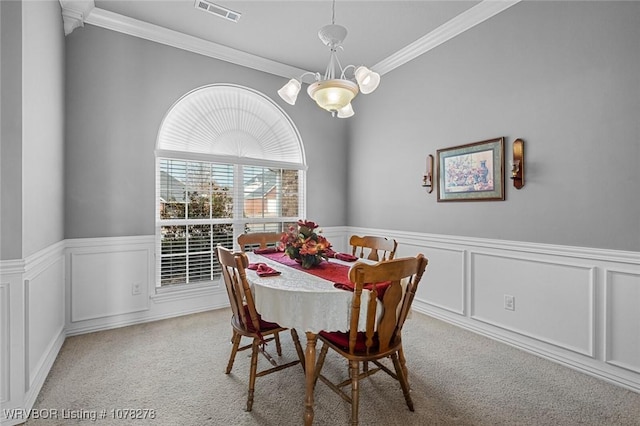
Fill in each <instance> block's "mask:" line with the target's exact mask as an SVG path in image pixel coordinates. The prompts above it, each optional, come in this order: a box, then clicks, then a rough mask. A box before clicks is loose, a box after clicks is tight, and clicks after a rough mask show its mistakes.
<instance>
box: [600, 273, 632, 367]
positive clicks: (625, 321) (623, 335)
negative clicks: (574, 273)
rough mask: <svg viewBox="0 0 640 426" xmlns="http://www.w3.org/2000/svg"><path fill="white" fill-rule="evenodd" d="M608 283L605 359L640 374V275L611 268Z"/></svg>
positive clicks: (607, 274) (607, 276) (606, 282)
mask: <svg viewBox="0 0 640 426" xmlns="http://www.w3.org/2000/svg"><path fill="white" fill-rule="evenodd" d="M605 280H606V281H605V286H606V296H605V297H606V308H605V309H606V335H605V336H606V361H607V363H609V364H612V365H616V366H618V367H622V368H625V369H627V370H631V371H634V372H636V373H640V309H639V307H640V274H638V273H633V272H626V271H614V270H609V271H607V273H606V278H605Z"/></svg>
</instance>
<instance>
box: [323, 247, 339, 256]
mask: <svg viewBox="0 0 640 426" xmlns="http://www.w3.org/2000/svg"><path fill="white" fill-rule="evenodd" d="M324 254H325V255H326V256H327V257H336V252H335V251H333V250H331V249H326V250H325V251H324Z"/></svg>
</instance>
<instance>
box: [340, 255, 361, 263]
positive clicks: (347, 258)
mask: <svg viewBox="0 0 640 426" xmlns="http://www.w3.org/2000/svg"><path fill="white" fill-rule="evenodd" d="M335 257H336V259H338V260H342V261H345V262H355V261H356V260H358V258H357V257H356V256H353V255H351V254H349V253H336V256H335Z"/></svg>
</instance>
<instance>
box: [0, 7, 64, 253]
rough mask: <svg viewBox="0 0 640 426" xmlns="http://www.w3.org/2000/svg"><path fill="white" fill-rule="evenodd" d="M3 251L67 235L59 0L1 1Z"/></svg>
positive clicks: (37, 246) (24, 249)
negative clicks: (48, 0)
mask: <svg viewBox="0 0 640 426" xmlns="http://www.w3.org/2000/svg"><path fill="white" fill-rule="evenodd" d="M1 7H2V51H1V54H2V86H1V87H2V135H1V136H2V152H1V158H2V160H1V161H2V164H1V169H2V172H1V173H2V176H1V177H2V179H1V181H2V186H1V188H0V189H1V197H0V201H1V204H2V211H1V217H2V225H1V233H2V238H1V240H2V243H1V246H0V250H1V251H2V253H1V255H0V258H1V259H5V260H6V259H20V258H24V257H28V256H29V255H31V254H34V253H36V252H37V251H39V250H42V249H44V248H47V247H49V246H51V245H52V244H55V243H57V242H59V241H61V240H62V239H63V238H64V230H63V226H64V219H63V216H64V211H63V209H64V179H63V176H64V171H63V170H64V164H63V157H64V156H63V152H64V31H63V25H62V16H61V10H60V4H59V3H58V2H33V1H27V2H2V6H1Z"/></svg>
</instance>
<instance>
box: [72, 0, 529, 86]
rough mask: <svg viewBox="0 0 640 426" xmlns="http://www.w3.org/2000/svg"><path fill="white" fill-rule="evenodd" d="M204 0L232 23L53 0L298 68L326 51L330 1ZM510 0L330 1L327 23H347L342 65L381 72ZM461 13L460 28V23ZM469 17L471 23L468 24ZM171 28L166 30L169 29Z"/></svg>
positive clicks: (174, 7) (151, 4)
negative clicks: (236, 16) (234, 15)
mask: <svg viewBox="0 0 640 426" xmlns="http://www.w3.org/2000/svg"><path fill="white" fill-rule="evenodd" d="M211 1H212V2H213V3H215V4H218V5H220V6H224V7H226V8H229V9H231V10H233V11H236V12H239V13H241V18H240V20H239V21H238V22H237V23H235V22H231V21H228V20H225V19H223V18H220V17H218V16H216V15H213V14H210V13H207V12H204V11H202V10H199V9H196V7H195V0H176V1H169V0H135V1H121V0H95V1H91V0H71V1H68V0H60V2H61V4H62V5H63V9H64V8H65V6H66V7H75V6H74V5H77V4H79V3H83V4H84V6H85V11H84V14H85V18H84V19H83V20H84V21H85V23H89V24H97V25H102V26H107V27H108V25H106V24H104V22H106V21H109V22H114V21H122V20H123V19H124V20H126V27H127V28H130V27H131V26H132V25H133V26H136V25H138V24H141V25H146V24H152V25H151V26H149V27H151V28H156V26H158V27H162V28H166V29H168V30H172V31H174V32H177V33H182V34H186V35H189V36H193V37H195V38H196V39H190V40H197V41H198V42H199V40H205V41H207V42H211V43H214V44H215V45H216V46H218V45H221V46H226V47H228V48H232V49H233V50H234V51H240V52H246V53H248V54H250V56H252V57H253V56H257V57H260V58H265V59H267V60H271V61H274V62H276V63H278V64H285V65H286V66H290V67H294V68H295V69H298V70H306V71H314V72H321V73H324V71H325V68H326V66H327V63H328V60H329V51H328V48H327V47H326V46H324V45H323V44H322V42H321V41H320V39H319V38H318V35H317V33H318V30H319V29H320V28H321V27H322V26H324V25H327V24H330V23H331V20H332V7H333V0H281V1H267V0H262V1H241V0H211ZM517 1H518V0H516V1H506V2H505V1H501V2H496V1H487V0H485V1H482V2H481V1H462V0H447V1H431V0H420V1H419V0H413V1H402V0H393V1H383V0H374V1H365V0H337V1H336V2H335V23H336V24H339V25H342V26H344V27H346V28H347V30H348V36H347V37H346V39H345V41H344V43H343V47H344V50H343V51H341V52H339V54H338V57H339V60H340V62H341V63H342V65H343V66H346V65H349V64H353V65H366V66H368V67H370V68H371V67H373V69H374V70H377V71H379V72H381V73H382V74H384V72H388V71H389V69H388V68H389V67H387V69H382V68H385V67H384V66H383V65H384V64H383V62H384V61H385V60H387V61H388V60H389V59H390V58H391V57H393V56H394V55H396V56H398V52H400V51H401V50H402V49H405V50H407V49H408V48H410V47H411V45H412V43H413V44H415V42H416V41H417V40H418V41H420V39H425V38H429V36H430V35H436V36H437V37H440V39H441V40H440V41H439V42H437V43H431V45H430V46H427V48H423V50H422V51H420V52H417V53H414V54H413V56H412V57H415V56H417V55H419V54H422V53H424V52H425V51H427V50H429V49H431V48H434V47H436V46H437V45H439V44H441V43H442V42H445V41H446V40H448V39H449V38H451V37H452V36H455V35H456V34H458V33H460V32H462V31H464V30H466V29H467V28H468V27H471V26H473V25H475V24H477V23H479V22H482V21H483V20H485V19H488V18H490V17H491V16H493V15H494V14H495V13H499V11H501V10H503V9H505V8H506V7H508V6H506V7H505V6H500V8H499V10H498V9H496V10H497V11H495V12H492V14H488V13H486V12H485V13H484V14H483V15H482V19H478V18H477V16H479V15H480V13H479V12H475V11H476V10H480V9H482V7H483V6H484V9H487V7H489V8H494V9H495V8H496V6H493V5H492V4H495V3H501V4H508V5H511V4H512V3H517ZM488 4H489V5H488ZM63 15H64V12H63ZM484 15H487V16H484ZM463 16H464V17H465V18H464V20H466V21H467V23H466V24H465V25H466V27H467V28H463V27H464V26H465V25H462V24H461V22H463V20H461V17H463ZM98 18H99V19H98ZM129 18H133V20H130V19H129ZM474 20H477V21H478V22H475V23H473V22H472V24H469V21H474ZM145 23H146V24H145ZM121 26H122V25H121ZM447 27H449V28H455V31H454V32H453V33H451V31H449V32H450V33H451V34H450V35H449V36H448V38H447V37H444V38H443V37H442V33H443V32H444V30H443V28H447ZM154 31H155V30H154ZM125 32H126V31H125ZM129 32H130V33H133V32H132V31H129ZM174 32H171V34H176V33H174ZM147 38H149V37H147ZM423 43H424V40H423ZM225 49H226V48H225ZM414 50H415V49H414ZM405 56H406V55H405ZM260 58H258V59H260ZM410 59H411V57H409V58H407V59H406V60H404V62H406V61H407V60H410ZM404 62H402V63H404ZM376 64H378V65H379V67H378V68H380V69H376ZM397 66H399V65H397ZM390 69H392V68H390ZM266 71H269V70H266ZM275 73H276V74H278V73H280V74H282V73H283V72H282V71H280V72H275ZM284 73H287V72H286V71H285V72H284ZM291 76H293V75H291Z"/></svg>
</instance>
